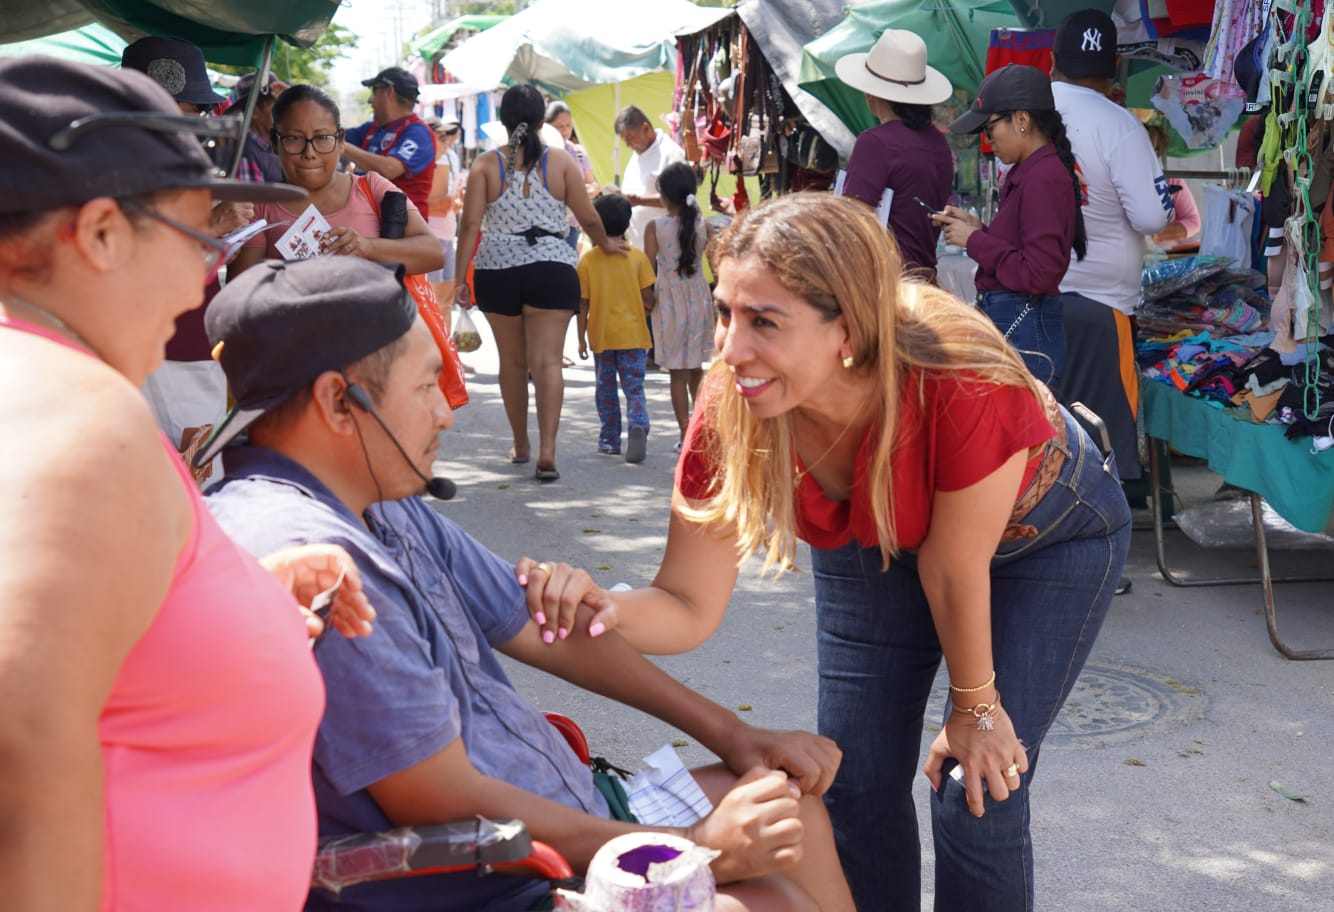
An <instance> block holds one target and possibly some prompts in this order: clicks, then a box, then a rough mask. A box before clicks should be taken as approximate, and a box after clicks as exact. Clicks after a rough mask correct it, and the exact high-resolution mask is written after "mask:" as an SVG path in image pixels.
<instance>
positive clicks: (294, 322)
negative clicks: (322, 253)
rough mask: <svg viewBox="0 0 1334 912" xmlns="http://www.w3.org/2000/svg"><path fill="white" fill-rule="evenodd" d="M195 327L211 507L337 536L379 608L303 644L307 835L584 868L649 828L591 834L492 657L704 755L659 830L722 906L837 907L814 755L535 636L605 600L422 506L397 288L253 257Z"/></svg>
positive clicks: (798, 735) (241, 524)
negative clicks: (495, 844) (492, 845)
mask: <svg viewBox="0 0 1334 912" xmlns="http://www.w3.org/2000/svg"><path fill="white" fill-rule="evenodd" d="M207 327H208V332H209V336H210V339H211V341H212V342H213V343H215V344H217V345H220V349H216V350H215V356H216V357H218V358H219V360H220V361H221V363H222V366H223V368H224V370H225V371H226V373H227V379H228V382H229V385H230V387H231V390H232V394H233V396H234V397H235V400H236V405H235V407H234V408H233V409H232V411H231V412H230V413H229V415H228V418H227V420H226V421H225V422H224V423H223V424H222V425H220V427H219V429H218V431H217V432H216V433H215V434H214V437H213V439H212V440H210V441H209V444H208V446H207V447H206V448H205V449H204V450H203V451H202V452H201V453H200V454H199V457H198V458H199V460H200V461H207V460H209V459H211V458H212V457H213V456H214V454H215V453H217V452H218V451H219V450H220V449H221V448H222V447H224V446H226V445H227V444H228V443H233V444H237V445H234V446H230V447H228V448H227V450H226V451H225V454H224V459H225V464H226V468H227V475H226V479H225V480H224V482H223V483H222V484H220V485H219V486H217V487H216V488H214V489H213V490H212V492H211V493H210V495H209V506H210V507H211V508H212V510H213V511H214V513H215V514H216V516H217V518H218V519H219V521H220V522H221V524H222V525H223V526H224V527H225V529H226V530H227V531H228V532H229V533H230V534H231V535H232V537H233V538H234V539H235V540H236V541H237V542H239V543H240V544H241V545H242V546H244V547H246V548H248V549H249V550H250V551H252V552H254V553H256V554H263V553H266V552H268V551H272V550H275V549H276V548H279V547H283V546H286V545H294V544H304V543H309V542H333V543H337V544H339V545H342V546H343V547H344V548H346V549H347V551H348V552H349V553H350V554H352V556H353V557H354V559H355V560H356V562H357V565H358V567H359V569H360V571H361V574H362V580H363V585H364V587H365V592H366V595H367V597H368V598H369V599H370V601H371V603H372V604H373V605H374V606H375V608H376V610H377V612H378V617H377V619H376V630H375V633H374V634H373V635H372V636H369V637H364V638H360V639H345V638H343V637H342V636H339V635H338V634H336V633H334V634H329V635H327V636H325V637H323V638H322V639H321V640H320V641H319V642H317V644H316V645H315V650H314V655H315V659H316V661H317V662H318V663H319V666H320V669H321V671H322V672H323V675H324V680H325V685H326V690H327V698H326V699H327V707H326V710H325V714H324V718H323V722H322V723H321V726H320V730H319V734H318V736H317V738H316V743H315V754H314V762H313V779H314V788H315V795H316V801H317V804H318V808H319V826H320V834H321V835H322V836H328V835H339V834H347V833H357V832H370V831H376V830H384V829H389V828H391V827H397V826H412V825H423V824H432V823H442V822H448V821H456V820H468V819H471V818H473V817H475V816H476V815H482V816H484V817H488V818H493V819H494V818H507V817H509V818H520V819H522V820H524V821H525V822H526V824H527V826H528V829H529V831H530V832H531V833H532V835H533V838H535V839H539V840H541V841H543V842H545V843H548V844H549V845H552V846H554V847H555V848H556V849H557V850H558V851H559V852H561V853H562V854H563V855H564V856H565V857H566V858H567V859H569V861H570V863H571V865H573V867H574V868H575V870H576V871H582V870H583V869H584V868H585V867H586V866H587V864H588V862H589V860H590V858H591V857H592V855H593V854H594V852H595V851H596V850H597V848H598V847H599V846H601V845H602V844H603V843H604V842H606V841H607V840H608V839H610V838H612V837H613V836H616V835H619V834H621V833H626V832H632V831H635V830H642V829H648V828H647V827H644V826H641V825H639V824H637V823H634V822H630V821H623V820H613V819H610V812H609V810H608V805H607V802H606V800H605V799H604V798H603V796H602V794H601V793H600V792H599V791H598V789H597V788H596V787H595V785H594V780H593V776H592V774H591V772H590V771H589V769H588V768H587V767H585V766H583V765H582V764H581V763H580V761H579V760H577V759H576V758H575V755H574V753H573V752H572V751H571V750H570V749H569V747H568V746H567V745H566V744H565V742H564V741H563V740H562V738H561V735H560V734H559V733H558V732H557V731H556V729H554V728H552V727H551V726H550V725H549V724H548V723H547V722H546V720H545V719H544V718H543V716H542V714H541V713H540V712H538V711H537V709H536V708H535V707H533V706H532V705H530V704H529V703H528V702H527V701H526V700H524V699H523V697H521V696H520V695H519V694H518V692H516V691H515V689H514V688H513V686H512V685H511V684H510V682H509V681H508V680H507V678H506V676H505V674H504V672H503V671H502V669H501V667H500V665H499V663H498V662H497V659H496V657H495V655H494V653H493V650H495V649H498V650H500V651H502V652H504V653H505V654H506V655H509V656H511V657H512V658H514V659H517V660H519V661H522V662H526V663H528V664H530V665H533V666H535V667H538V668H541V669H543V670H545V671H547V672H550V673H551V674H555V675H558V676H560V677H562V678H564V679H566V680H568V681H571V682H573V683H575V684H578V685H580V686H582V687H585V688H588V689H589V690H593V691H596V692H598V693H601V694H604V695H606V696H608V697H611V698H613V699H617V700H620V701H621V702H623V703H626V704H628V705H630V706H633V707H635V708H637V709H640V710H642V711H645V712H648V713H651V714H653V715H655V716H657V717H658V718H661V719H663V720H664V721H666V722H668V723H669V724H671V725H674V726H676V727H677V728H679V729H681V730H682V731H684V732H686V733H687V734H688V735H690V736H691V737H693V738H695V739H697V740H698V741H699V743H701V744H703V745H705V746H706V747H708V748H709V749H710V750H712V751H713V752H714V753H715V754H717V755H718V757H719V758H721V760H722V761H723V762H722V764H718V765H714V766H711V767H706V768H703V769H700V770H696V771H694V776H695V778H696V780H697V781H698V782H699V784H700V785H701V787H702V788H703V790H704V792H705V793H706V794H707V795H708V797H709V798H710V799H711V800H712V802H713V803H714V809H713V810H712V812H710V813H708V814H707V816H705V817H703V818H702V819H700V820H698V821H696V822H695V823H693V824H690V825H688V826H684V827H679V828H667V827H662V828H659V829H663V830H667V829H671V831H672V832H675V833H677V834H679V835H684V836H685V837H686V838H689V839H692V840H693V841H695V842H696V843H698V844H700V845H704V846H707V847H709V848H713V849H716V850H718V851H719V852H721V854H720V855H719V856H718V858H717V859H716V860H715V861H714V863H713V870H714V874H715V877H716V879H717V880H718V882H719V884H720V885H721V886H720V890H719V904H718V908H719V909H823V910H826V912H833V910H840V912H841V910H851V909H852V901H851V897H850V895H849V893H848V889H847V886H846V883H845V882H844V879H843V875H842V872H841V869H840V867H839V863H838V859H837V855H836V853H835V851H834V847H833V838H832V833H831V831H830V826H829V821H828V818H827V816H826V815H825V811H824V807H823V804H822V802H821V798H820V796H821V795H822V794H823V793H824V791H825V790H826V789H827V788H828V786H829V784H830V782H831V781H832V780H833V777H834V774H835V772H836V770H837V768H838V764H839V760H840V756H841V755H840V752H839V750H838V748H837V747H836V746H835V745H834V744H833V742H831V741H829V740H828V739H825V738H822V737H819V736H817V735H813V734H809V733H805V732H778V731H769V730H763V729H758V728H754V727H752V726H748V725H745V724H743V723H742V722H741V721H740V720H739V719H738V718H737V717H736V716H735V715H734V714H733V713H731V712H730V711H728V710H726V709H724V708H723V707H721V706H719V705H717V704H715V703H712V702H710V701H709V700H707V699H705V698H704V697H702V696H700V695H698V694H696V693H694V692H693V691H691V690H689V689H688V688H686V687H685V686H684V685H682V684H680V683H679V682H677V681H675V680H674V679H672V678H670V677H669V676H668V675H666V674H665V673H664V672H662V671H661V670H660V669H658V668H657V666H655V665H653V664H652V663H651V662H649V661H647V660H646V659H644V658H643V657H642V656H641V655H639V654H638V653H637V652H635V651H634V650H633V649H632V648H631V647H630V646H628V645H627V644H626V643H625V642H624V641H623V640H621V639H620V638H619V636H617V635H616V634H615V633H608V634H605V635H603V636H600V637H590V636H571V637H569V638H568V639H565V640H562V641H560V642H558V643H556V644H554V645H552V646H547V645H544V644H543V643H542V641H541V638H540V634H539V630H538V627H537V626H536V625H535V624H533V623H532V622H531V621H530V619H529V608H528V604H529V602H531V603H533V604H534V605H540V600H541V598H542V595H543V592H544V590H545V587H546V586H547V584H548V583H549V582H551V580H552V577H553V576H556V577H558V578H559V581H560V582H559V585H560V586H561V591H562V594H563V597H566V598H570V597H574V598H578V599H580V600H581V601H583V602H584V603H585V607H584V608H583V610H584V611H589V612H591V610H592V609H593V608H595V607H600V606H601V605H602V604H603V603H604V600H606V599H609V598H611V596H610V595H609V594H607V593H606V592H604V591H603V590H601V589H600V588H598V587H597V586H595V585H594V584H593V582H592V580H591V579H590V578H589V577H588V575H587V574H586V573H583V572H582V571H575V570H573V569H572V568H570V567H568V566H565V565H559V566H557V567H554V568H553V567H551V566H549V565H546V564H543V565H535V564H533V563H532V561H530V560H528V559H524V560H522V561H520V563H519V565H518V570H517V571H516V568H515V567H513V566H511V565H510V564H508V563H506V562H505V561H503V560H502V559H501V558H499V557H498V556H496V555H495V554H493V553H491V552H490V551H488V550H487V549H486V548H484V547H483V546H482V545H481V544H480V543H478V542H476V541H475V540H474V539H472V538H471V537H470V536H469V535H468V534H467V533H466V532H464V531H463V530H462V529H461V528H459V527H458V526H457V525H455V524H454V523H453V522H451V521H450V520H448V519H445V518H444V517H442V516H441V515H440V514H439V513H437V512H436V511H435V510H434V509H432V508H431V507H430V506H428V505H427V504H425V503H424V502H423V501H422V500H421V498H420V497H419V496H418V495H420V494H421V493H422V491H423V489H424V488H425V487H426V484H425V479H426V476H427V475H429V473H430V472H431V465H432V462H433V460H434V457H435V455H436V451H437V449H438V446H439V444H438V438H439V432H440V431H442V430H444V429H446V428H448V427H449V426H450V425H451V424H452V421H453V418H452V414H451V412H450V409H449V406H448V405H447V404H446V403H445V400H444V397H443V396H442V395H441V392H440V389H439V386H438V384H437V379H438V376H439V372H440V369H441V357H440V353H439V351H438V350H437V349H436V347H435V345H434V343H433V341H432V339H431V336H430V333H429V331H428V330H427V328H426V327H425V325H424V324H423V323H422V321H421V320H420V319H419V318H418V317H417V314H416V309H415V306H414V304H413V302H412V299H411V298H410V297H409V296H408V294H407V293H406V292H405V291H404V289H403V286H402V283H401V278H399V277H397V276H396V275H395V274H394V273H391V272H389V271H387V270H386V269H384V268H383V267H381V266H379V265H377V264H374V263H370V262H369V261H366V260H360V259H357V258H355V257H323V258H315V259H313V260H308V261H305V262H300V263H286V264H285V263H281V262H276V261H270V262H267V263H265V264H263V266H262V267H260V268H256V269H252V270H250V271H248V272H246V273H245V274H244V275H242V276H240V277H238V278H237V280H236V281H235V282H233V283H230V284H229V285H228V286H227V288H226V289H225V290H224V291H223V292H222V293H221V294H220V295H219V296H218V297H217V298H216V299H215V300H214V302H213V304H212V306H211V307H210V309H209V313H208V315H207ZM243 431H248V440H247V441H246V442H245V443H244V444H243V445H242V444H239V443H237V441H236V438H237V435H239V434H241V433H242V432H243ZM447 486H448V485H447V484H446V485H445V487H447ZM432 490H433V491H440V490H441V486H440V485H439V483H437V484H436V485H433V486H432ZM520 583H524V584H526V591H525V586H524V585H520ZM583 623H584V624H585V625H587V617H585V618H584V620H583ZM268 660H269V659H268V657H266V656H264V655H257V656H255V657H254V661H256V662H265V661H268ZM257 825H262V821H257ZM544 892H545V885H542V884H534V883H533V882H530V881H523V880H520V879H516V878H505V877H489V878H478V877H477V876H476V875H474V874H468V873H462V874H457V873H456V874H444V875H437V876H426V877H416V878H403V879H395V880H389V881H382V882H378V883H369V884H362V885H358V886H354V887H350V888H348V889H346V890H345V891H343V892H342V894H341V895H340V896H339V897H337V898H335V897H334V896H333V895H332V894H329V893H325V892H324V891H321V890H314V891H312V893H311V896H310V898H309V900H308V903H307V909H333V908H340V909H341V908H356V909H365V910H393V912H408V910H423V912H424V910H432V912H441V910H459V912H462V910H516V912H517V910H525V909H529V908H532V907H534V906H535V905H537V904H538V903H540V902H541V900H542V896H543V893H544Z"/></svg>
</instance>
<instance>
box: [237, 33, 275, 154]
mask: <svg viewBox="0 0 1334 912" xmlns="http://www.w3.org/2000/svg"><path fill="white" fill-rule="evenodd" d="M273 38H274V36H272V35H265V36H264V50H263V52H262V53H261V54H260V60H259V69H258V70H256V71H255V81H254V82H252V83H251V84H250V92H249V93H248V94H247V95H246V99H245V111H244V112H243V114H242V117H241V135H240V137H238V140H237V143H236V154H235V155H234V156H233V157H232V166H231V167H230V168H228V169H227V176H228V177H235V176H236V172H237V171H239V170H240V168H241V159H242V158H243V157H245V137H246V133H248V132H249V131H250V118H251V117H252V116H253V115H254V113H255V105H256V104H257V103H258V102H259V93H260V92H264V91H267V90H268V87H269V64H271V63H272V62H273Z"/></svg>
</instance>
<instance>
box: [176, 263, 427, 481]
mask: <svg viewBox="0 0 1334 912" xmlns="http://www.w3.org/2000/svg"><path fill="white" fill-rule="evenodd" d="M416 319H417V305H416V302H415V301H413V299H412V296H411V295H410V294H408V292H407V290H406V289H405V288H404V287H403V267H402V266H399V267H398V268H397V269H396V270H392V271H391V270H389V269H387V268H385V267H384V266H381V265H380V264H378V263H372V262H371V261H370V260H364V259H361V258H360V257H339V256H327V257H311V258H310V259H308V260H299V261H297V262H294V263H287V262H284V261H282V260H264V261H262V262H260V263H259V264H257V265H255V266H252V267H251V268H250V269H247V270H246V271H245V272H243V273H241V274H240V275H239V276H237V277H236V278H235V279H234V280H232V281H230V282H228V283H227V285H226V287H225V288H223V289H222V291H220V292H218V294H217V296H216V297H214V299H213V300H212V301H211V302H210V303H209V305H208V310H207V311H205V313H204V329H205V330H206V331H207V332H208V340H209V344H211V345H212V346H213V357H214V358H215V359H217V361H218V363H219V364H221V365H222V370H223V373H224V374H226V375H227V386H228V387H229V388H230V390H231V394H232V396H233V398H234V399H235V400H236V404H235V405H234V406H232V409H231V411H229V412H228V413H227V417H225V418H224V419H223V420H222V423H221V424H219V425H218V426H217V427H216V428H215V429H214V431H213V433H212V434H211V435H210V436H209V439H208V441H207V442H206V443H205V444H204V446H203V447H202V448H201V449H200V450H199V452H198V454H197V455H196V456H195V460H194V462H195V465H196V466H202V465H207V464H208V462H209V461H210V460H212V459H213V457H214V456H216V455H217V454H218V452H219V451H220V450H221V449H222V448H223V447H225V446H226V445H227V444H228V443H230V442H231V441H232V440H233V439H235V437H236V436H237V435H238V434H240V433H241V432H242V431H244V430H245V429H246V428H248V427H250V425H251V424H253V423H254V422H255V421H256V420H258V419H259V417H260V416H261V415H263V414H264V413H265V412H267V411H269V409H272V408H274V407H276V406H278V405H281V404H282V403H283V402H284V401H286V400H287V399H288V398H289V397H290V396H292V395H293V394H295V393H297V392H299V391H301V390H303V389H305V388H306V387H307V386H308V385H309V384H310V383H311V382H313V381H314V380H315V378H316V377H318V376H319V375H320V374H322V373H324V372H325V371H330V370H342V369H343V368H345V367H347V366H348V365H350V364H354V363H356V362H357V361H360V360H361V359H362V358H364V357H366V356H367V355H370V354H373V353H374V352H377V351H379V350H380V349H382V348H384V347H385V346H386V345H388V344H389V343H390V342H393V341H394V340H395V339H397V338H398V337H399V336H402V335H403V334H404V333H406V332H407V331H408V330H409V329H411V328H412V323H413V321H414V320H416Z"/></svg>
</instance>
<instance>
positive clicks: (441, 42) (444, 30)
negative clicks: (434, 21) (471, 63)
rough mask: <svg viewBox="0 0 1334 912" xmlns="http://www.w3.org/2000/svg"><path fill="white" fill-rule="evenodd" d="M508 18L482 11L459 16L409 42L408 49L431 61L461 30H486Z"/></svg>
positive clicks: (428, 61)
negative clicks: (485, 13)
mask: <svg viewBox="0 0 1334 912" xmlns="http://www.w3.org/2000/svg"><path fill="white" fill-rule="evenodd" d="M508 18H509V16H487V15H483V14H480V13H479V14H476V15H472V16H459V17H458V18H457V19H451V20H449V21H448V22H446V23H445V24H444V25H442V26H440V27H439V28H434V29H431V30H430V31H429V32H427V33H426V34H425V35H422V36H421V37H420V38H418V39H416V40H415V41H413V42H412V43H411V44H409V45H408V50H409V51H410V52H411V53H413V54H416V55H418V56H419V57H421V59H422V60H425V61H426V62H427V63H430V62H431V61H432V60H434V59H435V55H436V54H439V53H440V52H441V51H442V50H444V47H445V45H447V44H449V42H450V41H451V40H452V39H453V38H454V36H455V35H457V34H458V33H459V32H462V31H470V32H484V31H486V30H487V29H489V28H492V27H494V26H497V25H500V23H502V22H504V21H505V20H506V19H508Z"/></svg>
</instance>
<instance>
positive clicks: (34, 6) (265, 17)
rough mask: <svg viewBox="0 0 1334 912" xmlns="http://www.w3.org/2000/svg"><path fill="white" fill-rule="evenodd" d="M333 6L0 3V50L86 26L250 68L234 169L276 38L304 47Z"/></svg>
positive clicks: (302, 1)
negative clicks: (160, 40)
mask: <svg viewBox="0 0 1334 912" xmlns="http://www.w3.org/2000/svg"><path fill="white" fill-rule="evenodd" d="M338 4H339V0H282V2H275V0H46V2H43V3H34V2H32V0H0V42H17V41H27V40H31V39H34V38H42V37H45V36H48V35H55V34H59V33H61V32H65V31H69V30H72V29H77V28H81V27H83V26H87V25H91V24H93V23H94V22H97V23H100V24H101V25H103V26H106V27H107V28H109V29H111V31H113V32H115V33H116V34H118V35H120V36H121V37H122V38H124V39H125V40H127V41H133V40H136V39H138V38H141V37H143V36H144V35H165V36H170V37H173V38H181V39H183V40H185V41H191V42H193V43H195V44H197V45H199V47H200V48H201V49H202V50H203V51H204V58H205V59H206V60H210V61H213V62H214V63H227V64H234V65H238V66H253V67H255V68H256V69H257V70H259V71H260V73H261V78H260V79H256V80H255V83H254V89H253V90H252V91H251V93H250V96H249V97H248V98H247V99H246V103H245V107H244V113H243V115H242V116H241V118H240V119H239V121H238V125H237V127H236V129H237V131H238V132H237V135H236V137H235V139H236V140H237V142H236V154H235V158H234V159H233V160H232V164H231V168H229V169H228V170H229V172H231V173H234V172H235V171H236V168H237V166H238V165H239V164H240V161H241V151H242V145H241V143H240V142H239V139H240V137H241V136H244V135H245V130H246V125H247V124H249V123H250V117H251V115H252V114H253V113H254V110H255V102H256V100H257V99H258V98H259V91H260V89H262V88H263V86H264V84H265V82H264V80H263V78H262V75H263V74H267V73H268V70H269V61H270V60H271V59H272V56H273V44H274V41H275V40H276V39H277V38H282V39H283V40H284V41H287V42H288V43H290V44H293V45H296V46H297V47H303V48H306V47H310V46H311V45H313V44H314V43H315V42H316V40H318V39H319V37H320V35H322V34H324V30H325V29H327V28H328V27H329V21H330V20H331V19H333V15H334V13H335V12H336V11H337V10H338Z"/></svg>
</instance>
